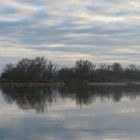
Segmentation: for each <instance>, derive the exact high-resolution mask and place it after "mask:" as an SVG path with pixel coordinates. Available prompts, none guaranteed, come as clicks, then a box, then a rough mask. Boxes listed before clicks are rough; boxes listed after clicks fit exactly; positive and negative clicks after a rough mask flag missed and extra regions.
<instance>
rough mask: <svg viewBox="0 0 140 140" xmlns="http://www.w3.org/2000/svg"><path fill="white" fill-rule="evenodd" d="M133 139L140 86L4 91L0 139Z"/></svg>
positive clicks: (139, 129) (139, 126) (139, 120)
mask: <svg viewBox="0 0 140 140" xmlns="http://www.w3.org/2000/svg"><path fill="white" fill-rule="evenodd" d="M132 139H133V140H139V139H140V87H136V86H134V87H118V86H117V87H92V88H91V87H82V86H80V87H63V88H47V87H1V88H0V140H132Z"/></svg>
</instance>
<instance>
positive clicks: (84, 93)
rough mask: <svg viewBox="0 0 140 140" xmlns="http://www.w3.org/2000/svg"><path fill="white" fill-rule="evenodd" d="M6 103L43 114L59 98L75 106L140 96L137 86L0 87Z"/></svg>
mask: <svg viewBox="0 0 140 140" xmlns="http://www.w3.org/2000/svg"><path fill="white" fill-rule="evenodd" d="M1 90H2V94H3V97H4V99H5V101H6V102H8V103H10V104H12V103H16V104H17V105H18V107H19V108H21V109H23V110H30V109H34V110H36V111H37V112H44V110H45V108H47V106H49V107H50V106H51V104H53V103H54V102H56V101H57V100H58V99H59V98H61V99H62V100H64V99H65V98H70V99H72V100H74V101H75V102H76V104H77V105H80V106H82V105H88V104H91V103H93V102H95V101H96V99H100V101H101V102H105V101H107V100H110V99H111V100H113V101H114V102H119V101H120V100H121V99H122V97H125V96H126V97H129V98H130V99H135V98H136V97H137V96H139V95H140V87H139V86H96V87H87V86H65V87H59V88H58V87H30V86H29V87H28V86H26V87H1Z"/></svg>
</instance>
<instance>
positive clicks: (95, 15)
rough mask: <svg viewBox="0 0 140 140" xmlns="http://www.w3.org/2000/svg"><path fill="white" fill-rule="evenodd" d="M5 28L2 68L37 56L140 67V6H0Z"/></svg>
mask: <svg viewBox="0 0 140 140" xmlns="http://www.w3.org/2000/svg"><path fill="white" fill-rule="evenodd" d="M0 28H1V30H0V44H1V45H0V63H2V61H3V59H4V58H6V60H7V59H9V61H10V60H11V59H12V60H15V58H16V59H18V58H21V57H33V56H45V57H48V58H50V59H52V60H54V61H58V62H59V63H62V64H72V63H73V62H74V61H75V60H76V59H80V58H83V59H89V60H91V61H93V62H95V63H106V62H107V63H111V62H114V61H119V62H121V63H139V58H140V53H139V51H140V1H138V0H129V1H128V0H98V1H97V0H86V1H83V0H69V1H68V0H67V1H66V0H51V1H50V0H6V1H3V0H0Z"/></svg>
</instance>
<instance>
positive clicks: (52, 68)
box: [1, 57, 140, 83]
mask: <svg viewBox="0 0 140 140" xmlns="http://www.w3.org/2000/svg"><path fill="white" fill-rule="evenodd" d="M1 79H3V81H8V82H9V81H10V82H56V81H60V82H66V83H68V82H78V81H79V82H81V81H87V82H112V81H113V82H120V81H139V80H140V69H139V68H138V67H137V66H136V65H134V64H131V65H129V66H127V67H122V65H121V64H120V63H113V64H100V65H99V66H98V67H97V66H96V65H95V64H93V63H92V62H91V61H89V60H82V59H81V60H77V61H76V62H75V65H74V66H73V67H62V68H57V65H56V64H54V63H52V61H50V60H48V59H46V58H44V57H36V58H34V59H28V58H24V59H22V60H20V61H19V62H17V64H11V63H10V64H6V65H5V67H4V69H3V71H2V74H1Z"/></svg>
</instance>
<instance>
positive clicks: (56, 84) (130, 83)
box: [0, 82, 140, 87]
mask: <svg viewBox="0 0 140 140" xmlns="http://www.w3.org/2000/svg"><path fill="white" fill-rule="evenodd" d="M65 85H73V86H77V85H82V86H129V85H140V82H84V83H83V82H78V83H74V82H73V83H64V82H53V83H20V82H18V83H17V82H15V83H13V82H12V83H0V86H59V87H60V86H65Z"/></svg>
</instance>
